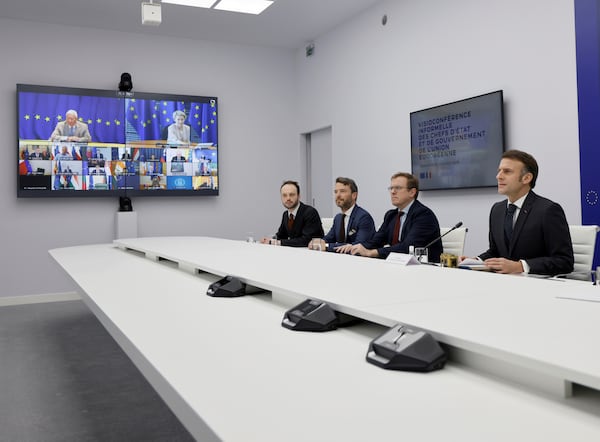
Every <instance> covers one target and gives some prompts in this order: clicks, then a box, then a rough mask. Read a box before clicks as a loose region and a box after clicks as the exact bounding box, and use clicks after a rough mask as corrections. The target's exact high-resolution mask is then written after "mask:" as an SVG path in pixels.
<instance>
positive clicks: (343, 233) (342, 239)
mask: <svg viewBox="0 0 600 442" xmlns="http://www.w3.org/2000/svg"><path fill="white" fill-rule="evenodd" d="M345 219H346V214H345V213H342V222H341V223H340V231H339V232H338V242H346V229H345V228H344V220H345Z"/></svg>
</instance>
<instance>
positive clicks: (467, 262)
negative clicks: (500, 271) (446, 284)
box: [458, 258, 491, 271]
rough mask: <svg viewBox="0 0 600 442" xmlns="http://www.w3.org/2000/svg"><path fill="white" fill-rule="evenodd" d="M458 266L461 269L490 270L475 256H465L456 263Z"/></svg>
mask: <svg viewBox="0 0 600 442" xmlns="http://www.w3.org/2000/svg"><path fill="white" fill-rule="evenodd" d="M458 267H459V268H462V269H471V270H488V271H491V269H490V268H489V267H488V266H486V265H485V264H484V263H483V261H482V260H481V259H477V258H465V259H463V260H462V261H461V262H459V263H458Z"/></svg>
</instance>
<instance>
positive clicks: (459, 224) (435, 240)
mask: <svg viewBox="0 0 600 442" xmlns="http://www.w3.org/2000/svg"><path fill="white" fill-rule="evenodd" d="M462 224H463V223H462V221H459V222H457V223H456V225H455V226H454V227H452V228H451V229H450V230H448V231H447V232H446V233H444V234H443V235H440V236H438V237H437V238H436V239H434V240H433V241H431V242H430V243H429V244H427V245H426V246H425V248H428V247H429V246H430V245H432V244H433V243H435V242H438V241H439V240H440V239H442V238H443V237H444V236H446V235H447V234H448V233H450V232H452V231H453V230H456V229H458V228H459V227H460V226H462Z"/></svg>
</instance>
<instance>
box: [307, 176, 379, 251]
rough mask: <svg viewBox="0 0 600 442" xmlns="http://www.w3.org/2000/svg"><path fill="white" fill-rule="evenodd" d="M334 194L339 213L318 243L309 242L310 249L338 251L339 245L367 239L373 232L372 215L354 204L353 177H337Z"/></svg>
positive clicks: (354, 187) (355, 196)
mask: <svg viewBox="0 0 600 442" xmlns="http://www.w3.org/2000/svg"><path fill="white" fill-rule="evenodd" d="M334 195H335V204H336V205H337V206H338V207H339V208H340V210H341V213H338V214H337V215H336V216H335V218H334V219H333V226H332V227H331V229H330V230H329V232H327V235H325V237H324V238H323V239H322V240H321V241H320V244H315V241H313V242H311V244H310V245H309V247H310V248H312V249H319V250H327V251H329V252H334V251H335V252H339V251H341V246H343V245H345V244H358V243H361V242H364V241H367V240H369V239H371V237H372V236H373V234H374V233H375V222H374V221H373V217H372V216H371V215H370V214H369V212H367V211H366V210H365V209H363V208H362V207H360V206H357V205H356V199H357V198H358V186H357V185H356V182H355V181H354V180H353V179H351V178H345V177H338V178H337V179H336V180H335V189H334Z"/></svg>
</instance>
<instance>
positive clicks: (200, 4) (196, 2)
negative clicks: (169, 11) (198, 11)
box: [161, 0, 218, 8]
mask: <svg viewBox="0 0 600 442" xmlns="http://www.w3.org/2000/svg"><path fill="white" fill-rule="evenodd" d="M217 1H218V0H162V1H161V3H171V4H173V5H184V6H194V7H196V8H210V7H211V6H212V5H214V4H215V3H216V2H217Z"/></svg>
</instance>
